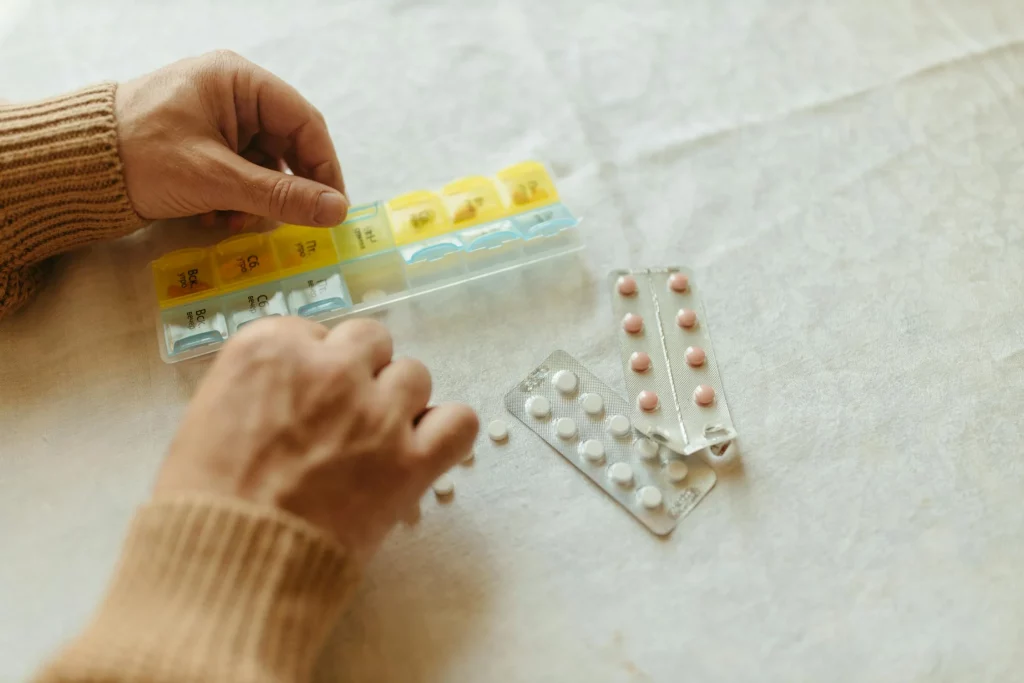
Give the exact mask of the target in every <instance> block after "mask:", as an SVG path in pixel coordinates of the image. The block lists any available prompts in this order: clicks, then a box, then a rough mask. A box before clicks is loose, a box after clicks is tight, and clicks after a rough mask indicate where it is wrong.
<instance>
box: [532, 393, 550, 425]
mask: <svg viewBox="0 0 1024 683" xmlns="http://www.w3.org/2000/svg"><path fill="white" fill-rule="evenodd" d="M526 412H528V413H529V414H530V415H533V416H534V417H535V418H537V419H538V420H543V419H544V418H546V417H547V416H548V415H550V414H551V401H549V400H548V399H547V398H545V397H544V396H531V397H530V398H529V399H527V401H526Z"/></svg>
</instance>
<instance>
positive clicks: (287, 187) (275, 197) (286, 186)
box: [269, 175, 294, 213]
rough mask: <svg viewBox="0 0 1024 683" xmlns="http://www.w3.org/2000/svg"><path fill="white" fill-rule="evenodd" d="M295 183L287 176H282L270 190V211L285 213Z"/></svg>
mask: <svg viewBox="0 0 1024 683" xmlns="http://www.w3.org/2000/svg"><path fill="white" fill-rule="evenodd" d="M293 185H294V183H293V181H292V180H291V178H289V177H288V176H286V175H282V176H281V177H280V178H278V179H277V180H276V181H274V186H273V188H271V190H270V197H269V201H270V207H269V208H270V211H271V212H275V211H276V212H277V213H283V212H284V211H285V209H286V208H287V206H288V202H289V201H290V200H291V197H292V190H293Z"/></svg>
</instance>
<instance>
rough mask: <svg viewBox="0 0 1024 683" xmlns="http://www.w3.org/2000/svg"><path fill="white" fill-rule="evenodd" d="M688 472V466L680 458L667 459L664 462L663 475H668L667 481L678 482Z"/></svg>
mask: <svg viewBox="0 0 1024 683" xmlns="http://www.w3.org/2000/svg"><path fill="white" fill-rule="evenodd" d="M689 473H690V468H689V467H687V466H686V463H685V462H683V461H682V460H669V461H668V462H667V463H666V464H665V476H667V477H668V479H669V481H675V482H680V481H682V480H683V479H686V475H687V474H689Z"/></svg>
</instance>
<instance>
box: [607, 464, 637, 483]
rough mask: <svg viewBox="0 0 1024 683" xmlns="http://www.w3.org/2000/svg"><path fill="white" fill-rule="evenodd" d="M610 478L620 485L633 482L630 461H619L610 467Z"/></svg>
mask: <svg viewBox="0 0 1024 683" xmlns="http://www.w3.org/2000/svg"><path fill="white" fill-rule="evenodd" d="M608 478H609V479H611V480H612V481H613V482H614V483H616V484H618V485H619V486H631V485H632V484H633V468H632V467H630V466H629V463H628V462H617V463H615V464H613V465H612V466H611V467H609V468H608Z"/></svg>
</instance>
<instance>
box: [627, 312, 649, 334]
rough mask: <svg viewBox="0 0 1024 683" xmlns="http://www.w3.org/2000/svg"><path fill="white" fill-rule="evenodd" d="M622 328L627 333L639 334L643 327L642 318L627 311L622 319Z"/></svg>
mask: <svg viewBox="0 0 1024 683" xmlns="http://www.w3.org/2000/svg"><path fill="white" fill-rule="evenodd" d="M622 329H624V330H625V331H626V332H628V333H629V334H639V333H640V330H642V329H644V319H643V318H641V317H640V316H639V315H637V314H636V313H627V314H626V317H624V318H623V319H622Z"/></svg>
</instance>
